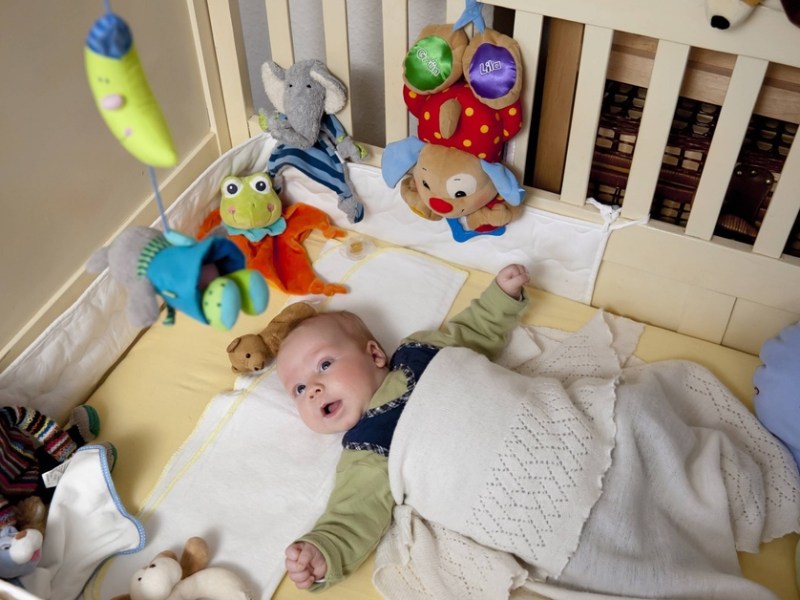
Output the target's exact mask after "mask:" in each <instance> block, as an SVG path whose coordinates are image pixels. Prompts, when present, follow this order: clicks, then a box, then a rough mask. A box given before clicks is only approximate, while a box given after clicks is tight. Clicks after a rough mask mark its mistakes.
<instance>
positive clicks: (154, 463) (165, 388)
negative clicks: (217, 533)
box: [89, 236, 800, 600]
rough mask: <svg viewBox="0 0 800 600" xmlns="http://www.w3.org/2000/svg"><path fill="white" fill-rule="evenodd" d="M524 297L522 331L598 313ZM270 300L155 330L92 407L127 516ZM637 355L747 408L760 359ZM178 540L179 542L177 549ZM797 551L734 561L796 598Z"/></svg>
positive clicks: (224, 384)
mask: <svg viewBox="0 0 800 600" xmlns="http://www.w3.org/2000/svg"><path fill="white" fill-rule="evenodd" d="M322 242H323V240H322V238H321V237H317V236H312V237H311V238H310V239H309V241H308V242H307V247H308V250H309V253H310V254H311V255H312V256H315V255H316V254H317V253H318V252H319V249H320V248H321V246H322ZM492 277H493V275H490V274H487V273H482V272H479V271H471V272H470V274H469V278H468V279H467V282H466V284H465V285H464V287H463V288H462V290H461V292H460V293H459V296H458V298H457V300H456V302H455V303H454V305H453V307H452V309H451V312H450V314H451V315H452V314H455V313H456V312H458V311H459V310H461V309H462V308H464V307H465V306H466V305H467V303H468V302H469V301H470V300H471V299H472V298H474V297H476V296H477V295H478V294H479V293H480V292H481V291H482V290H483V289H484V288H485V287H486V286H487V285H488V284H489V282H490V281H491V279H492ZM533 283H534V284H535V282H533ZM529 291H530V293H531V304H530V308H529V309H528V311H527V312H526V314H525V315H524V317H523V321H524V322H525V323H527V324H531V325H542V326H547V327H555V328H559V329H564V330H568V331H575V330H577V329H578V328H580V327H581V326H582V325H584V324H585V323H586V322H587V321H588V320H589V319H590V318H591V317H592V316H593V315H594V314H595V309H593V308H591V307H588V306H585V305H583V304H580V303H577V302H574V301H571V300H567V299H564V298H561V297H558V296H554V295H552V294H548V293H546V292H542V291H539V290H536V289H535V288H530V290H529ZM270 292H271V299H270V305H269V308H268V309H267V312H266V313H265V314H264V315H260V316H257V317H250V316H246V315H242V316H241V317H240V318H239V320H238V322H237V323H236V326H235V327H234V329H233V330H231V331H227V332H220V331H216V330H214V329H212V328H210V327H207V326H203V325H200V324H199V323H197V322H196V321H194V320H192V319H190V318H188V317H186V316H184V315H181V314H179V315H178V317H177V323H176V324H175V325H174V326H171V327H167V326H164V325H162V324H161V323H159V324H157V325H154V326H153V327H152V328H150V329H149V330H148V331H147V332H145V333H144V334H143V335H142V336H141V338H140V339H139V340H138V341H137V343H136V344H135V345H134V346H133V347H132V348H131V349H130V350H129V352H128V353H127V354H126V355H125V356H124V357H123V358H122V359H121V360H120V361H119V363H118V364H117V366H116V367H115V368H114V369H113V370H112V371H111V373H110V374H109V375H108V377H107V378H106V379H105V381H104V382H103V383H102V384H101V385H100V386H99V387H98V389H97V390H96V391H95V393H94V394H93V395H92V396H91V398H90V399H89V404H91V405H92V406H94V407H95V408H96V409H97V410H98V412H99V414H100V418H101V427H102V430H101V436H100V439H101V440H108V441H111V442H112V443H114V445H115V446H116V447H117V449H118V451H119V459H118V461H117V466H116V468H115V470H114V473H113V478H114V482H115V485H116V488H117V491H118V492H119V495H120V497H121V500H122V502H123V503H124V504H125V506H126V508H127V509H128V510H129V511H130V512H131V513H132V514H134V515H137V514H138V513H139V511H140V509H141V507H142V506H143V505H144V502H145V500H146V499H147V497H148V494H149V492H150V490H152V488H153V487H154V486H155V484H156V482H157V481H158V479H159V476H160V475H161V472H162V469H163V468H164V466H165V465H166V464H167V462H168V461H169V459H170V458H171V457H172V455H173V454H174V453H175V452H176V451H177V450H178V448H179V447H180V446H181V444H182V443H183V441H184V440H185V439H186V438H187V437H188V436H189V434H190V433H191V432H192V430H193V428H194V426H195V424H196V423H197V421H198V419H199V418H200V415H201V414H202V412H203V410H204V409H205V407H206V405H207V404H208V403H209V401H210V400H211V399H212V398H213V397H214V396H215V395H216V394H217V393H218V392H221V391H224V390H229V389H232V387H233V383H234V380H235V376H234V374H233V373H232V372H231V371H230V367H229V364H228V359H227V355H226V352H225V348H226V347H227V345H228V343H229V342H230V341H231V340H232V339H233V338H234V337H236V336H237V335H241V334H243V333H250V332H255V331H258V330H260V329H262V328H263V327H264V325H265V324H266V323H267V322H268V321H269V319H270V318H272V316H273V315H274V314H276V313H277V312H278V311H279V310H280V308H281V307H282V306H283V305H284V303H285V301H286V300H287V297H286V295H284V294H281V293H280V292H276V291H275V290H274V288H270ZM636 355H637V356H639V357H640V358H642V359H643V360H646V361H655V360H664V359H670V358H680V359H687V360H693V361H696V362H698V363H700V364H702V365H704V366H705V367H707V368H708V369H710V370H711V371H712V372H713V373H714V374H716V376H717V377H718V378H719V379H720V380H721V381H722V382H723V383H725V384H726V385H727V386H728V387H729V388H730V389H731V390H732V391H733V393H734V394H735V395H736V396H737V397H738V398H740V399H741V400H742V401H743V402H745V404H746V405H747V406H749V407H750V408H751V409H752V402H751V400H752V383H751V382H752V374H753V371H754V370H755V368H756V367H757V366H758V365H759V364H760V362H759V359H758V357H756V356H752V355H749V354H746V353H743V352H738V351H735V350H731V349H728V348H724V347H722V346H718V345H715V344H712V343H709V342H705V341H702V340H698V339H695V338H691V337H687V336H684V335H680V334H677V333H673V332H669V331H665V330H663V329H659V328H657V327H650V326H647V327H646V328H645V331H644V334H643V335H642V338H641V340H640V343H639V346H638V349H637V352H636ZM209 519H223V520H224V515H209ZM145 526H146V523H145ZM202 529H203V524H198V533H200V532H201V531H202ZM182 542H183V540H175V549H177V548H178V547H179V546H180V545H181V544H182ZM796 543H797V536H795V535H792V536H787V537H786V538H783V539H780V540H775V541H773V542H771V543H769V544H766V545H764V546H763V547H762V550H761V552H760V553H759V554H758V555H747V554H742V555H740V558H741V563H742V569H743V571H744V573H745V575H746V576H747V577H750V578H751V579H754V580H755V581H758V582H759V583H761V584H762V585H765V586H766V587H768V588H769V589H771V590H773V591H774V592H775V593H776V594H777V595H778V597H779V598H780V599H781V600H799V599H800V595H798V592H797V590H796V588H795V584H794V547H795V544H796ZM161 550H163V548H150V547H146V548H145V549H144V550H143V551H142V552H141V555H142V564H144V563H146V562H147V561H148V560H150V558H152V555H154V554H156V553H157V552H159V551H161ZM212 562H213V554H212ZM372 566H373V560H372V559H370V560H369V561H367V562H366V563H365V564H364V565H363V566H362V567H361V569H360V570H359V572H358V573H356V574H355V575H354V576H353V577H351V578H350V579H348V580H347V581H345V582H344V583H342V584H340V585H338V586H336V587H335V588H332V589H331V590H328V591H326V592H323V593H321V594H315V595H314V597H316V598H320V599H325V598H330V599H333V598H337V599H347V600H376V599H378V598H380V596H379V595H378V593H377V592H376V591H375V590H374V588H373V586H372V583H371V574H372ZM309 597H310V596H309V594H308V592H301V591H298V590H296V589H295V588H294V586H293V585H292V584H291V582H289V581H288V580H285V579H284V581H283V582H282V583H281V585H280V586H279V587H278V589H277V590H276V592H275V594H274V596H273V598H274V599H276V600H291V599H299V598H309Z"/></svg>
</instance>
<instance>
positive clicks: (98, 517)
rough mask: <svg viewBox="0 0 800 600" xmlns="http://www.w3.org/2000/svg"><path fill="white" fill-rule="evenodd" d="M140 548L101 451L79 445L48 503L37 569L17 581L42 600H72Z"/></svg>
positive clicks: (138, 532) (138, 529) (138, 528)
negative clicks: (112, 563)
mask: <svg viewBox="0 0 800 600" xmlns="http://www.w3.org/2000/svg"><path fill="white" fill-rule="evenodd" d="M144 543H145V534H144V528H143V527H142V524H141V523H140V522H139V521H138V519H136V518H134V517H132V516H131V515H130V514H128V511H127V510H126V509H125V507H124V506H123V505H122V502H121V501H120V499H119V496H118V495H117V492H116V490H115V488H114V484H113V481H112V479H111V473H110V471H109V468H108V461H107V459H106V450H105V448H104V447H103V446H99V445H96V444H92V445H87V446H83V447H82V448H79V449H78V451H77V452H76V453H75V455H74V456H73V457H72V458H71V459H70V461H69V464H68V466H67V469H66V470H65V471H64V474H63V475H62V477H61V479H60V480H59V482H58V486H57V487H56V491H55V494H54V495H53V500H52V502H51V503H50V508H49V512H48V515H47V526H46V530H45V537H44V545H43V546H42V559H41V561H40V562H39V566H38V567H37V568H36V570H35V571H34V572H33V573H31V574H29V575H26V576H25V577H23V578H21V582H22V585H23V586H24V588H25V589H26V590H27V591H28V592H30V593H31V594H34V595H35V596H37V597H38V598H40V599H41V600H72V599H73V598H77V597H78V595H79V594H80V593H81V590H82V589H83V586H84V585H86V582H87V581H88V580H89V578H90V577H91V576H92V574H93V573H94V572H95V570H96V569H97V568H98V567H99V566H100V565H101V564H102V563H103V561H105V560H106V559H108V558H110V557H112V556H115V555H122V554H131V553H136V552H138V551H139V550H141V549H142V548H143V547H144Z"/></svg>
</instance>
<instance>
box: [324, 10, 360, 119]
mask: <svg viewBox="0 0 800 600" xmlns="http://www.w3.org/2000/svg"><path fill="white" fill-rule="evenodd" d="M321 4H322V26H323V28H324V31H325V61H326V64H327V65H328V69H330V71H331V73H333V74H334V75H335V76H336V77H337V78H338V79H339V80H340V81H341V82H342V83H343V84H344V85H345V88H347V89H348V90H352V87H351V86H350V42H349V38H348V35H347V2H346V0H325V2H322V3H321ZM336 116H337V117H338V118H339V120H340V121H341V122H342V125H344V128H345V130H346V131H350V132H352V131H353V111H352V103H351V102H350V96H349V94H348V97H347V104H345V106H344V108H343V109H342V110H341V111H340V112H338V113H336Z"/></svg>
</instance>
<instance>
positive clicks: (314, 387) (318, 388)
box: [309, 383, 325, 398]
mask: <svg viewBox="0 0 800 600" xmlns="http://www.w3.org/2000/svg"><path fill="white" fill-rule="evenodd" d="M309 387H310V391H309V396H311V397H312V398H314V397H315V396H316V395H317V394H320V393H322V390H323V389H325V388H323V386H322V384H321V383H312V384H311V385H310V386H309Z"/></svg>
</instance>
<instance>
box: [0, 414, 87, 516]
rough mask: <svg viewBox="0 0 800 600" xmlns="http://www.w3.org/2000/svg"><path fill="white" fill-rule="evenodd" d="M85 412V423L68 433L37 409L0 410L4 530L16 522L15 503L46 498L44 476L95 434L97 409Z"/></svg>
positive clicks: (0, 491) (0, 492)
mask: <svg viewBox="0 0 800 600" xmlns="http://www.w3.org/2000/svg"><path fill="white" fill-rule="evenodd" d="M81 409H82V410H83V412H85V413H86V414H85V415H82V417H83V419H82V421H84V422H82V423H77V422H75V423H73V422H72V421H71V425H70V426H69V428H68V429H67V430H64V429H61V428H60V427H59V426H58V424H57V423H56V421H55V420H54V419H51V418H50V417H48V416H46V415H43V414H42V413H40V412H39V411H37V410H35V409H33V408H28V407H23V406H4V407H2V408H0V527H1V526H4V525H13V524H14V523H15V521H16V519H15V517H14V510H13V506H12V505H11V502H13V501H16V500H21V499H23V498H26V497H28V496H32V495H42V494H43V489H44V487H43V485H42V484H41V481H40V476H41V474H42V472H44V471H47V470H49V469H51V468H53V467H54V466H55V465H57V464H59V463H62V462H64V461H65V460H66V459H67V458H69V457H70V456H72V454H73V453H74V452H75V451H76V450H77V449H78V447H79V446H81V445H83V444H84V443H86V441H88V440H87V439H85V438H86V437H92V436H93V435H94V434H95V431H93V429H96V423H90V421H93V420H94V417H95V415H94V414H93V413H94V411H93V409H88V408H86V409H83V407H81ZM81 430H84V431H85V434H84V433H82V432H81Z"/></svg>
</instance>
